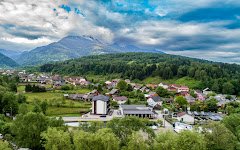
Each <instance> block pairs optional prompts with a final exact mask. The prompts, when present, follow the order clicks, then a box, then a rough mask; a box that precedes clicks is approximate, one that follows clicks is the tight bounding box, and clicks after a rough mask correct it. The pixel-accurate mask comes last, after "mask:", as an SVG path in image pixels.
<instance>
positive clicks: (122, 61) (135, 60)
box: [39, 53, 240, 94]
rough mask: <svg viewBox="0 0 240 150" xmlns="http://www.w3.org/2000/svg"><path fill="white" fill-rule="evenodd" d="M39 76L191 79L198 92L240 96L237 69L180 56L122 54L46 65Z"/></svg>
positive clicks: (232, 65)
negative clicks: (42, 74) (95, 75)
mask: <svg viewBox="0 0 240 150" xmlns="http://www.w3.org/2000/svg"><path fill="white" fill-rule="evenodd" d="M39 71H42V72H54V73H60V74H67V75H69V74H73V75H79V74H83V75H84V74H85V75H86V74H98V75H109V74H120V75H121V77H122V78H129V79H131V80H133V79H139V80H143V79H145V78H146V77H149V76H159V77H161V78H163V79H172V78H181V77H190V78H194V79H196V80H199V81H201V82H202V84H200V85H199V87H197V88H199V89H202V88H205V87H209V88H211V89H213V90H215V91H216V92H221V93H224V94H239V92H240V86H239V83H240V78H239V74H240V73H239V72H240V66H238V65H235V64H224V63H213V62H209V61H202V60H197V59H190V58H185V57H180V56H171V55H162V54H151V53H125V54H111V55H101V56H89V57H83V58H80V59H76V60H69V61H65V62H60V63H55V64H46V65H43V66H41V67H40V68H39Z"/></svg>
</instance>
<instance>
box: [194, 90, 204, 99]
mask: <svg viewBox="0 0 240 150" xmlns="http://www.w3.org/2000/svg"><path fill="white" fill-rule="evenodd" d="M194 93H195V94H196V95H197V97H196V99H197V100H200V101H204V100H206V99H205V96H204V94H203V93H202V91H200V90H195V91H194Z"/></svg>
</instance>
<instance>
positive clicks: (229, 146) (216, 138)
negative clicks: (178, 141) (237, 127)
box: [204, 122, 237, 150]
mask: <svg viewBox="0 0 240 150" xmlns="http://www.w3.org/2000/svg"><path fill="white" fill-rule="evenodd" d="M204 135H205V139H206V142H207V148H208V149H209V150H216V149H218V150H234V149H235V148H236V142H237V139H236V137H235V136H234V135H233V134H232V133H231V131H229V130H228V129H227V128H226V127H225V126H224V125H223V124H221V123H217V122H213V123H211V124H209V125H207V126H205V128H204Z"/></svg>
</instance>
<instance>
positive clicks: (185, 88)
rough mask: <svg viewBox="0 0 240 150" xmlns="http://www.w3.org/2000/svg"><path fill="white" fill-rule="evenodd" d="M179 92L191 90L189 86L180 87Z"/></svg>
mask: <svg viewBox="0 0 240 150" xmlns="http://www.w3.org/2000/svg"><path fill="white" fill-rule="evenodd" d="M177 92H178V93H180V92H189V88H188V87H187V86H180V87H178V88H177Z"/></svg>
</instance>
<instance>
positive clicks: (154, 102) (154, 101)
mask: <svg viewBox="0 0 240 150" xmlns="http://www.w3.org/2000/svg"><path fill="white" fill-rule="evenodd" d="M147 102H148V105H149V106H151V107H153V108H154V107H157V106H160V107H161V106H162V101H161V98H160V97H159V96H152V97H150V98H148V99H147Z"/></svg>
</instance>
